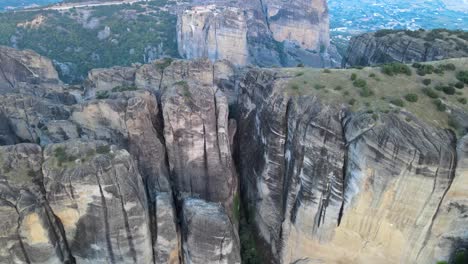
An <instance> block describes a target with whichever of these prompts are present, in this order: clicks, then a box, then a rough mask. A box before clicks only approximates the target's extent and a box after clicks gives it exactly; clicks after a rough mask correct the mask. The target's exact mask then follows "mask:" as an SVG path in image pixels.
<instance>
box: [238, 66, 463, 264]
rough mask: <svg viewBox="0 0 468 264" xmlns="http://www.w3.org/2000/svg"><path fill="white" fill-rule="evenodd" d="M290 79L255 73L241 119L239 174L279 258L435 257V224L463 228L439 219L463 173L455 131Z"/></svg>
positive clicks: (246, 85) (247, 82)
mask: <svg viewBox="0 0 468 264" xmlns="http://www.w3.org/2000/svg"><path fill="white" fill-rule="evenodd" d="M287 78H288V77H287V76H284V74H282V73H281V72H280V71H273V70H260V71H259V70H252V71H251V72H249V73H248V74H247V75H246V77H245V78H244V80H243V82H242V83H241V88H242V91H241V93H242V95H241V97H240V102H241V105H240V108H241V110H240V117H239V120H238V122H239V131H238V133H239V134H238V138H239V149H240V150H242V154H240V155H239V159H240V164H239V168H240V176H241V181H242V182H244V183H248V184H245V185H243V187H244V193H243V195H244V197H246V198H247V199H248V201H249V204H248V207H249V208H250V211H252V212H253V213H254V214H255V223H256V225H257V229H258V230H259V233H260V237H262V239H263V240H264V241H265V242H266V243H267V244H268V245H269V246H270V248H271V252H272V254H273V256H274V258H275V259H276V260H277V261H278V262H280V263H296V262H297V261H306V263H316V262H319V263H320V262H324V263H335V262H340V261H346V262H347V263H363V262H368V261H373V262H379V263H402V262H405V263H419V261H420V260H424V261H423V262H427V263H431V262H435V261H436V259H437V258H436V257H434V256H435V255H430V254H433V253H430V252H429V251H431V250H430V249H429V248H431V246H428V245H429V244H430V245H434V244H431V243H435V244H439V245H441V243H443V242H440V241H439V239H440V238H439V237H437V235H434V234H433V233H432V232H433V231H431V229H434V226H435V225H436V226H438V230H437V232H439V233H438V234H441V233H442V232H444V231H441V230H445V231H448V230H451V229H452V228H455V227H454V226H455V225H457V226H463V224H462V223H456V224H455V223H454V222H451V221H449V220H448V219H447V218H444V217H443V216H441V217H442V219H441V220H434V219H437V218H438V216H439V215H443V213H442V214H441V210H448V208H447V209H443V208H444V207H443V206H441V204H444V202H443V201H444V200H447V199H449V198H447V195H448V193H451V192H452V191H453V192H457V191H456V187H453V186H454V185H453V181H454V179H455V181H457V180H458V181H462V178H461V177H463V176H459V175H457V174H456V171H458V170H457V154H456V153H457V151H456V138H455V136H454V135H453V134H452V133H450V132H448V131H446V130H442V129H435V128H433V127H431V126H429V125H427V124H424V123H422V122H419V121H417V120H416V121H413V122H408V121H407V120H408V118H409V119H412V120H415V119H414V117H412V116H411V115H410V114H408V113H406V114H405V113H401V114H395V113H388V114H381V115H380V116H379V117H378V118H377V119H376V118H375V117H372V115H371V114H367V113H361V114H353V113H351V112H349V111H348V110H347V109H346V108H345V107H344V106H340V105H333V104H332V105H330V104H326V103H323V102H321V101H320V98H316V97H310V96H300V97H297V96H290V95H288V93H286V92H284V87H285V84H286V83H287V82H285V79H287ZM461 144H462V145H461V146H464V145H463V143H461ZM459 148H460V147H459ZM461 149H463V147H461ZM459 151H460V150H459ZM459 162H460V161H459ZM461 171H463V169H462V170H461ZM455 199H457V198H455ZM458 199H460V198H458ZM447 203H449V202H448V201H447V202H445V204H447ZM454 214H459V212H454ZM453 218H455V219H461V216H460V215H458V216H457V217H453ZM444 219H445V220H444ZM451 219H452V218H451ZM439 222H441V223H439ZM436 223H438V224H436ZM458 224H461V225H458ZM449 225H451V227H448V226H449ZM457 239H458V241H466V240H464V238H460V237H459V236H457ZM454 240H456V239H454ZM445 241H447V240H445ZM442 245H444V246H445V247H452V248H451V250H453V249H454V248H456V246H454V244H452V243H448V242H445V244H442ZM442 245H441V246H442ZM457 246H458V247H460V246H461V244H460V243H458V244H457ZM445 249H447V250H448V248H445ZM443 252H450V250H448V251H443ZM439 254H440V252H439ZM446 254H450V253H446ZM444 257H447V255H444V256H439V258H438V259H439V260H440V259H442V258H444ZM307 261H308V262H307Z"/></svg>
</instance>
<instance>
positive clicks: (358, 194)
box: [0, 53, 468, 264]
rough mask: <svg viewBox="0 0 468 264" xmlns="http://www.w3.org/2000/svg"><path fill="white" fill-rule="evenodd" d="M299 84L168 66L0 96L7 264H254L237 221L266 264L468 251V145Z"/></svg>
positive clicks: (207, 64) (234, 71)
mask: <svg viewBox="0 0 468 264" xmlns="http://www.w3.org/2000/svg"><path fill="white" fill-rule="evenodd" d="M19 54H21V53H19ZM0 63H1V62H0ZM129 72H130V73H132V74H127V73H129ZM10 74H14V72H10ZM294 74H295V72H294V71H291V70H290V69H286V70H285V69H260V68H254V67H245V68H238V67H236V66H235V65H234V64H232V63H230V62H228V61H225V60H223V61H216V62H212V61H211V60H209V59H198V60H193V61H184V60H170V59H166V60H161V61H156V62H153V63H151V64H146V65H133V66H132V67H126V68H117V67H115V68H111V69H101V70H98V71H95V72H94V74H91V75H90V78H89V79H88V80H87V81H86V82H85V83H84V84H83V87H80V88H76V87H71V86H66V85H63V84H62V83H60V82H59V81H58V80H55V81H54V80H50V79H47V80H44V83H38V84H37V87H36V86H35V84H31V83H28V82H27V81H26V82H21V84H20V82H18V84H17V85H14V86H8V87H7V86H4V87H5V88H0V102H1V104H2V107H1V108H0V212H1V214H0V224H1V227H2V228H1V229H0V263H14V264H24V263H29V264H43V263H68V264H73V263H119V264H120V263H154V264H159V263H161V264H162V263H170V264H179V263H187V264H188V263H195V264H198V263H200V264H204V263H241V262H242V261H241V255H240V252H241V250H240V249H241V246H242V245H241V242H240V238H239V234H238V227H239V225H240V223H241V224H242V221H246V219H243V218H242V215H241V218H239V209H240V208H242V209H245V212H248V215H249V216H251V218H249V219H248V221H250V223H251V224H252V225H253V226H254V227H255V230H254V235H255V237H256V240H255V243H257V244H256V245H257V246H259V248H260V246H261V250H262V251H263V252H261V253H264V255H266V256H267V257H269V259H266V260H265V262H271V263H356V264H357V263H368V262H375V263H389V264H390V263H411V264H413V263H415V264H416V263H418V264H419V263H436V262H437V261H445V260H448V259H451V257H452V256H453V253H454V252H456V251H457V250H459V249H461V248H466V243H467V241H468V236H467V234H466V226H467V224H468V223H467V221H466V219H468V218H467V209H466V208H468V198H467V193H468V191H467V190H466V188H467V187H466V186H467V182H466V181H467V180H466V179H467V173H466V172H467V166H468V165H467V164H468V162H467V151H468V150H467V148H468V145H467V142H468V138H467V136H466V135H465V136H463V135H458V138H457V136H456V135H455V134H454V133H453V132H452V131H451V130H446V129H441V128H437V127H435V126H432V125H429V124H427V123H425V122H424V121H422V120H420V119H418V118H417V117H416V116H414V115H413V114H411V113H409V112H407V111H404V110H401V111H389V112H387V113H386V112H380V113H379V114H378V115H373V114H372V113H369V112H352V111H350V109H349V106H348V105H341V104H338V103H336V102H334V101H330V100H327V98H326V97H322V98H320V97H319V96H314V95H307V94H305V93H304V94H300V93H299V92H298V91H292V90H290V89H288V88H289V87H290V86H289V80H290V79H291V77H294V76H296V75H294ZM327 74H328V73H327ZM14 78H16V79H18V78H19V77H18V78H17V77H14ZM0 87H2V86H0ZM36 88H37V90H35V89H36ZM36 91H37V93H36ZM72 92H73V93H75V95H76V99H77V100H71V99H70V98H71V97H70V96H72V97H75V95H70V94H71V93H72ZM330 92H334V91H331V90H330ZM76 93H77V94H76ZM457 109H458V108H457ZM457 109H455V108H453V110H452V109H450V111H452V112H455V110H457ZM457 111H458V112H456V117H457V118H460V119H462V120H463V117H464V116H465V115H466V114H464V111H463V109H462V108H460V109H458V110H457ZM238 175H239V178H238ZM239 190H241V192H239ZM240 219H241V220H240ZM239 220H240V221H239ZM243 235H245V234H243ZM247 235H249V234H247ZM247 243H253V242H252V241H248V242H247ZM249 245H251V244H249Z"/></svg>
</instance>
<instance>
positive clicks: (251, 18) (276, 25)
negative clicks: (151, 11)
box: [177, 0, 340, 67]
mask: <svg viewBox="0 0 468 264" xmlns="http://www.w3.org/2000/svg"><path fill="white" fill-rule="evenodd" d="M210 3H211V4H210ZM194 4H200V3H198V2H195V3H194ZM203 4H205V5H198V6H197V5H195V6H192V7H191V9H190V10H186V11H183V12H181V13H180V14H179V16H178V23H177V25H178V26H177V35H178V49H179V53H180V55H181V56H182V57H184V58H188V59H192V58H209V59H211V60H213V61H214V60H219V59H228V60H230V61H231V62H233V63H234V64H236V65H246V64H257V65H261V66H273V65H277V66H278V65H283V66H292V65H294V66H295V65H297V64H298V63H304V64H306V65H311V66H316V67H324V66H326V67H328V66H332V65H335V64H336V63H337V62H338V61H340V59H338V56H335V55H336V54H337V53H336V52H334V50H333V49H329V46H330V33H329V18H328V8H327V3H326V1H325V0H313V1H312V0H294V1H290V2H288V3H286V2H283V1H276V0H268V1H266V0H262V1H241V0H239V1H205V2H203ZM239 7H242V8H239ZM330 55H332V56H330ZM335 57H336V58H335Z"/></svg>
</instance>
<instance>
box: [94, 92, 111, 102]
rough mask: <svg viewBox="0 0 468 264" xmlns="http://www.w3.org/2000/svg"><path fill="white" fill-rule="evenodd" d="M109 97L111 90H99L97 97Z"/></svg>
mask: <svg viewBox="0 0 468 264" xmlns="http://www.w3.org/2000/svg"><path fill="white" fill-rule="evenodd" d="M107 98H109V91H97V92H96V99H100V100H101V99H107Z"/></svg>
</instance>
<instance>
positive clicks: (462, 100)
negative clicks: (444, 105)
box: [457, 98, 467, 105]
mask: <svg viewBox="0 0 468 264" xmlns="http://www.w3.org/2000/svg"><path fill="white" fill-rule="evenodd" d="M457 101H458V102H459V103H460V104H464V105H466V103H467V100H466V98H458V99H457Z"/></svg>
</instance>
